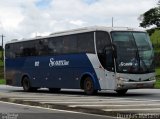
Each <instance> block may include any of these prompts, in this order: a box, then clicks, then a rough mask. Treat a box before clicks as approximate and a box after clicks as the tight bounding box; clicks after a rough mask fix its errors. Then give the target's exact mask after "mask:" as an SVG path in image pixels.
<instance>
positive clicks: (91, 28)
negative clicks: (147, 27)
mask: <svg viewBox="0 0 160 119" xmlns="http://www.w3.org/2000/svg"><path fill="white" fill-rule="evenodd" d="M99 30H100V31H107V32H111V31H143V32H144V30H142V29H135V28H130V27H104V26H92V27H84V28H79V29H72V30H67V31H62V32H55V33H51V34H50V35H48V36H43V37H41V36H38V37H35V38H30V39H22V40H15V39H14V40H12V41H9V42H7V43H6V44H9V43H16V42H23V41H30V40H38V39H44V38H50V37H56V36H65V35H71V34H77V33H85V32H91V31H99Z"/></svg>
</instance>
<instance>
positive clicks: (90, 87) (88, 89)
mask: <svg viewBox="0 0 160 119" xmlns="http://www.w3.org/2000/svg"><path fill="white" fill-rule="evenodd" d="M92 88H93V85H92V82H91V81H90V80H87V81H86V90H87V91H90V90H92Z"/></svg>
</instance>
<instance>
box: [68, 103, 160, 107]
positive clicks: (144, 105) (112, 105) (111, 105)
mask: <svg viewBox="0 0 160 119" xmlns="http://www.w3.org/2000/svg"><path fill="white" fill-rule="evenodd" d="M138 106H143V107H146V106H160V104H138V105H129V104H128V105H121V104H120V105H114V104H110V105H105V104H104V105H83V104H82V105H69V107H138Z"/></svg>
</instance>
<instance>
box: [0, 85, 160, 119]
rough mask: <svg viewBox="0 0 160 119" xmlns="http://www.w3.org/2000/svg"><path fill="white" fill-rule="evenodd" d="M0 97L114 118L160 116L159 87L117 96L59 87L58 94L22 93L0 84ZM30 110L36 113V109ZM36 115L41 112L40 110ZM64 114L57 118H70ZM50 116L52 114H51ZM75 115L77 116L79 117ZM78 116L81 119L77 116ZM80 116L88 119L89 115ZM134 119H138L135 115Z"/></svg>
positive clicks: (12, 100) (0, 98)
mask: <svg viewBox="0 0 160 119" xmlns="http://www.w3.org/2000/svg"><path fill="white" fill-rule="evenodd" d="M4 99H5V100H4ZM0 100H2V101H8V102H14V103H21V104H26V105H39V106H41V107H49V108H52V109H61V110H66V111H67V110H72V111H76V112H85V113H91V114H99V115H107V116H114V117H117V116H118V117H124V118H128V115H129V116H130V114H132V116H133V117H136V116H137V115H140V116H143V117H140V118H139V119H141V118H143V119H144V117H147V116H148V117H147V119H157V118H158V119H159V118H160V116H159V115H160V90H159V89H136V90H129V91H128V92H127V94H126V95H124V96H119V95H117V94H116V93H115V92H113V91H102V92H99V93H98V94H97V95H93V96H87V95H85V94H84V93H83V91H81V90H62V91H61V92H59V93H49V91H48V90H47V89H41V90H38V91H37V92H24V91H23V90H22V88H17V87H11V86H5V85H1V86H0ZM1 109H3V108H1V105H0V111H1ZM4 109H5V108H4ZM13 112H16V111H13ZM31 112H36V110H35V111H31ZM39 114H40V115H41V113H39ZM42 114H43V112H42ZM67 114H68V113H67ZM67 114H66V113H65V114H62V117H61V118H63V115H66V116H65V119H66V117H67V118H68V117H69V118H71V119H72V117H70V116H69V115H67ZM34 115H35V114H34ZM44 115H45V114H44ZM56 115H57V114H56ZM80 115H81V114H80ZM27 116H28V115H27ZM32 116H33V115H32ZM48 116H50V114H49V115H48ZM51 116H53V115H52V114H51ZM73 116H74V115H73ZM150 116H151V118H150ZM75 117H76V119H79V116H75ZM75 117H73V118H75ZM49 118H50V117H49ZM80 118H81V119H82V117H81V116H80ZM84 118H85V119H88V118H90V117H84ZM93 118H94V117H93ZM102 118H104V117H102ZM56 119H57V118H56ZM98 119H99V118H98ZM136 119H138V118H137V117H136Z"/></svg>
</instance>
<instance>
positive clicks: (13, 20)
mask: <svg viewBox="0 0 160 119" xmlns="http://www.w3.org/2000/svg"><path fill="white" fill-rule="evenodd" d="M157 2H158V0H157V1H156V0H0V34H4V35H5V37H4V41H5V43H6V42H7V41H11V40H13V39H18V40H21V39H23V38H33V37H35V36H36V35H38V36H46V35H49V34H50V33H53V32H58V31H64V30H70V29H75V28H82V27H88V26H107V27H110V26H111V25H112V22H111V21H112V17H113V18H114V26H116V27H121V26H122V27H134V28H137V27H139V23H140V21H139V20H138V17H139V16H140V15H141V14H143V13H144V12H146V11H147V10H149V9H151V8H153V7H156V6H157V5H156V3H157ZM0 44H1V40H0Z"/></svg>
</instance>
